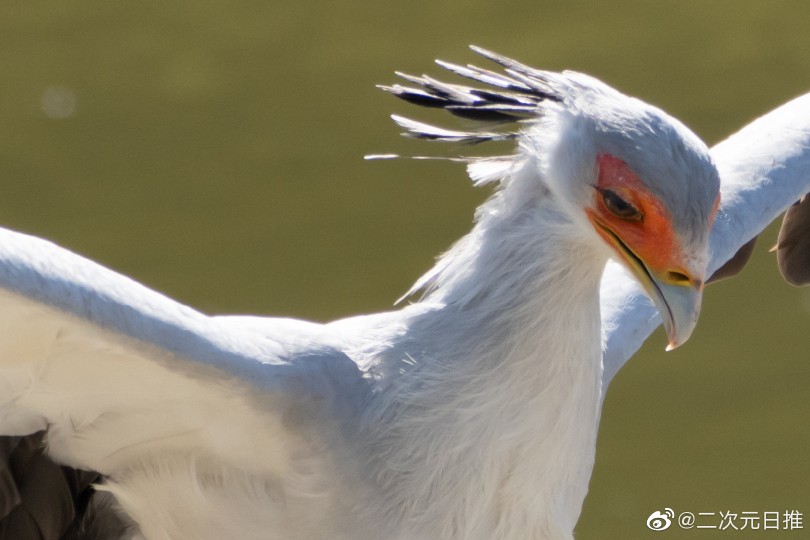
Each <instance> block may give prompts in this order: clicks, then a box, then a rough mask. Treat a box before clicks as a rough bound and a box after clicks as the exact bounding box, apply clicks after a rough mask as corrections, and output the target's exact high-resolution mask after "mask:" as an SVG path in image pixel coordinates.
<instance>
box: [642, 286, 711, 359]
mask: <svg viewBox="0 0 810 540" xmlns="http://www.w3.org/2000/svg"><path fill="white" fill-rule="evenodd" d="M647 275H648V276H650V278H649V279H648V283H645V282H644V278H643V277H641V276H639V279H640V280H641V283H642V285H643V286H644V289H645V290H646V291H647V294H649V295H650V297H651V298H652V301H653V303H654V304H655V307H657V308H658V311H659V312H661V319H663V321H664V329H665V330H666V332H667V338H669V344H668V345H667V349H666V350H668V351H671V350H672V349H674V348H675V347H678V346H680V345H682V344H684V343H685V342H686V340H688V339H689V336H691V335H692V330H694V329H695V325H696V324H697V321H698V316H699V315H700V304H701V300H702V298H703V286H702V284H701V285H697V286H695V285H692V284H684V285H682V284H679V283H667V282H666V281H664V280H662V279H660V278H656V277H652V276H651V275H650V274H649V273H647Z"/></svg>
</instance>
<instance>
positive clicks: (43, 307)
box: [0, 229, 365, 538]
mask: <svg viewBox="0 0 810 540" xmlns="http://www.w3.org/2000/svg"><path fill="white" fill-rule="evenodd" d="M270 328H274V330H273V331H270ZM322 328H323V327H322V326H320V325H315V324H309V325H306V323H292V322H289V321H285V320H278V321H275V322H274V321H272V320H265V321H264V322H263V323H262V328H261V329H259V328H254V326H253V325H251V324H249V321H247V320H239V319H231V318H221V317H208V316H205V315H203V314H201V313H199V312H197V311H194V310H192V309H190V308H187V307H185V306H182V305H180V304H178V303H176V302H174V301H172V300H170V299H168V298H166V297H164V296H162V295H160V294H158V293H155V292H154V291H151V290H149V289H147V288H145V287H143V286H141V285H139V284H137V283H135V282H134V281H132V280H130V279H128V278H125V277H123V276H120V275H118V274H116V273H114V272H112V271H110V270H108V269H105V268H103V267H101V266H99V265H97V264H95V263H92V262H90V261H88V260H86V259H83V258H82V257H79V256H78V255H75V254H73V253H70V252H68V251H66V250H64V249H62V248H59V247H57V246H55V245H53V244H51V243H49V242H46V241H43V240H40V239H37V238H33V237H29V236H25V235H22V234H18V233H14V232H10V231H6V230H2V229H0V433H2V434H4V435H10V434H20V435H22V434H27V433H32V432H34V431H38V430H41V429H45V428H47V429H48V435H47V436H48V440H49V452H50V453H51V455H52V456H53V457H54V458H55V459H56V460H57V461H60V462H63V463H67V464H70V465H71V466H73V467H79V468H84V469H91V470H96V471H99V472H101V473H103V474H106V475H110V476H111V477H112V480H113V481H112V482H111V483H110V484H109V486H108V488H109V489H110V490H111V491H113V492H114V493H116V495H117V496H118V498H119V502H121V503H122V504H123V505H124V507H125V509H126V510H127V511H128V512H129V513H130V514H131V515H135V514H140V515H141V516H142V515H144V514H146V515H150V516H154V518H153V519H150V520H144V521H142V522H141V524H142V526H144V527H149V526H150V525H154V526H155V527H156V528H155V529H154V530H151V531H150V530H146V529H144V530H143V533H144V534H146V536H148V537H154V538H162V537H163V536H162V535H163V534H165V532H166V531H169V532H171V531H175V532H176V534H177V536H173V537H189V538H227V537H234V536H233V535H234V534H238V535H241V536H240V537H242V538H247V537H253V536H251V535H250V534H249V532H250V531H255V533H256V535H255V537H257V538H260V537H267V533H266V530H267V527H274V528H275V530H276V531H277V532H278V533H279V534H281V535H282V537H284V535H285V534H287V535H289V534H294V530H291V529H290V526H291V525H288V526H286V528H285V526H282V525H281V524H279V523H278V522H277V520H276V519H275V518H277V517H278V516H274V515H273V514H272V513H271V512H269V511H261V512H253V511H248V510H249V508H253V510H255V508H254V506H253V505H264V506H265V507H266V508H267V509H268V510H269V508H271V506H272V505H271V504H270V503H269V501H268V500H267V499H268V498H270V497H273V496H278V490H275V491H274V490H273V489H266V488H265V489H261V490H259V489H254V488H255V485H256V482H268V481H275V482H280V483H281V484H284V485H285V487H284V489H285V490H286V491H285V498H286V500H287V503H288V504H289V502H290V500H291V499H290V497H292V499H293V500H294V499H295V496H302V497H307V496H312V495H313V494H314V493H315V492H316V491H317V490H319V489H323V485H322V484H323V481H324V476H325V477H326V478H328V477H329V476H328V474H326V475H324V474H320V475H314V474H313V473H314V472H315V471H318V472H319V473H324V472H326V471H324V470H323V468H322V467H320V462H319V461H318V459H319V458H320V454H319V452H320V453H322V449H323V448H329V446H330V445H332V444H334V443H335V441H334V440H333V439H336V438H338V437H339V436H338V435H337V434H336V432H337V431H338V429H339V428H340V426H342V425H344V422H341V421H340V420H345V419H346V418H351V417H352V411H353V410H354V409H355V407H356V405H357V403H358V402H359V400H361V399H362V398H363V395H364V389H365V384H364V383H363V382H362V380H361V377H360V375H361V373H360V371H359V369H358V368H357V366H356V365H355V364H354V363H353V362H352V361H351V360H349V358H348V357H346V356H345V355H344V354H343V353H341V352H339V351H338V349H337V348H335V347H334V346H333V345H332V344H330V340H329V338H328V337H327V336H326V332H323V331H321V329H322ZM269 335H272V336H273V337H268V336H269ZM329 426H332V428H331V429H330V428H329ZM313 460H314V461H313ZM319 467H320V468H319ZM306 474H310V475H312V476H313V477H312V478H309V479H307V478H305V476H306ZM316 476H319V477H316ZM291 478H293V479H294V481H295V486H296V489H297V491H296V490H294V489H291V488H290V485H287V484H285V482H287V480H289V479H291ZM118 480H125V481H126V482H127V489H126V490H125V491H121V490H120V489H118V490H117V487H116V481H118ZM229 482H233V484H234V485H229ZM240 482H241V483H240ZM308 482H309V483H308ZM206 483H210V484H211V485H210V486H208V487H211V488H212V489H207V488H206V486H205V484H206ZM252 492H261V493H263V494H264V498H261V497H258V498H257V497H250V496H248V495H249V494H250V493H252ZM220 499H222V500H220ZM228 504H229V505H231V506H233V508H230V510H229V511H226V512H225V514H226V515H228V516H231V517H232V521H233V522H234V523H232V525H233V526H234V527H235V528H234V529H233V530H231V529H228V528H227V527H228V525H229V524H228V523H225V524H223V523H222V521H223V520H221V519H220V518H219V517H217V518H216V519H214V516H217V513H216V512H214V511H213V508H211V507H212V506H217V505H220V506H221V505H228ZM313 504H314V503H313ZM184 506H187V507H188V509H186V511H178V510H182V507H184ZM168 507H171V508H173V509H174V510H175V511H173V512H169V511H167V508H168ZM206 508H210V509H211V512H207V511H206ZM327 511H328V509H327V508H324V512H323V514H324V515H325V514H326V513H327ZM161 513H162V514H165V516H161ZM206 514H208V515H207V516H206ZM250 516H252V518H250ZM206 517H207V518H208V519H206ZM257 518H259V519H260V521H261V523H255V524H251V523H250V519H254V520H255V519H257ZM184 519H185V520H188V521H182V520H184ZM178 520H180V521H178ZM225 521H226V522H227V520H225ZM223 527H224V528H223Z"/></svg>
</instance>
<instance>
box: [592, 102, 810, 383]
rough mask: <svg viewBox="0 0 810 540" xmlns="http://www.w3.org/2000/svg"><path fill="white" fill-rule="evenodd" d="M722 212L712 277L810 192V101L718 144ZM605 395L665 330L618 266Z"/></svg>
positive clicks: (607, 326) (606, 290)
mask: <svg viewBox="0 0 810 540" xmlns="http://www.w3.org/2000/svg"><path fill="white" fill-rule="evenodd" d="M711 153H712V158H713V159H714V161H715V164H716V166H717V168H718V170H719V172H720V181H721V187H720V192H721V196H722V200H721V204H720V210H719V212H718V215H717V220H716V221H715V223H714V227H713V229H712V233H711V240H710V241H711V247H712V260H711V263H710V264H709V275H711V274H712V273H713V272H714V271H715V270H717V269H718V268H720V267H721V266H722V265H723V263H725V262H726V261H727V260H729V259H730V258H731V257H732V256H733V255H734V253H735V252H736V251H737V249H739V248H740V246H742V245H743V244H745V243H746V242H747V241H748V240H750V239H751V238H753V237H754V236H756V235H757V234H759V233H760V232H762V230H763V229H764V228H765V227H767V226H768V224H770V223H771V222H772V221H773V220H774V219H776V218H777V217H778V216H779V215H780V214H781V213H782V212H784V211H785V210H786V209H787V208H788V207H789V206H790V205H791V204H793V203H794V202H796V201H797V200H799V199H800V198H801V197H802V196H803V195H804V194H805V193H808V192H810V94H806V95H803V96H801V97H798V98H796V99H794V100H792V101H789V102H788V103H786V104H784V105H782V106H781V107H779V108H777V109H775V110H773V111H771V112H770V113H768V114H766V115H764V116H762V117H760V118H758V119H757V120H755V121H754V122H751V123H750V124H749V125H747V126H746V127H744V128H743V129H741V130H740V131H738V132H737V133H735V134H734V135H732V136H731V137H729V138H728V139H726V140H725V141H723V142H721V143H719V144H717V145H716V146H715V147H714V148H712V150H711ZM601 295H602V329H603V340H604V354H603V357H602V363H603V366H604V371H603V376H602V388H603V392H604V389H606V388H607V386H608V383H610V380H611V379H612V378H613V376H614V375H615V374H616V372H618V371H619V369H620V368H621V367H622V366H623V365H624V363H625V362H626V361H627V360H628V359H629V358H630V357H631V356H632V355H633V354H635V352H636V351H637V350H638V349H639V347H641V344H642V343H643V342H644V340H645V339H647V337H648V336H649V335H650V334H651V333H652V332H653V330H655V329H656V328H657V327H658V325H659V324H660V323H661V319H660V317H659V315H658V311H657V310H656V309H655V307H653V305H652V303H651V302H650V301H649V299H648V298H647V296H646V295H645V294H644V292H643V291H642V290H641V288H640V287H639V286H638V284H637V283H636V282H635V281H634V280H631V279H630V278H629V277H628V276H627V275H626V274H625V272H624V270H623V269H622V268H621V267H620V266H619V265H618V264H615V263H611V264H609V265H608V267H607V269H606V271H605V275H604V277H603V279H602V288H601Z"/></svg>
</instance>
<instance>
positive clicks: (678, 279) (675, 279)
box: [667, 270, 692, 285]
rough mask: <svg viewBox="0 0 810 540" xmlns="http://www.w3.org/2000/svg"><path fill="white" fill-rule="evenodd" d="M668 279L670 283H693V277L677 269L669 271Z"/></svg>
mask: <svg viewBox="0 0 810 540" xmlns="http://www.w3.org/2000/svg"><path fill="white" fill-rule="evenodd" d="M667 279H668V280H669V282H670V283H674V284H675V285H691V283H692V278H690V277H689V276H687V275H686V274H684V273H683V272H678V271H675V270H670V271H669V272H667Z"/></svg>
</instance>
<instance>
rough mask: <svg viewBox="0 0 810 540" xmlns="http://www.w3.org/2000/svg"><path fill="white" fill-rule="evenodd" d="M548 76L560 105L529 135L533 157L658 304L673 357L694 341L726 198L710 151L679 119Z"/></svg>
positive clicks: (569, 78)
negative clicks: (715, 226)
mask: <svg viewBox="0 0 810 540" xmlns="http://www.w3.org/2000/svg"><path fill="white" fill-rule="evenodd" d="M549 77H550V79H551V81H550V82H549V84H550V85H552V86H553V87H554V88H556V91H557V95H559V96H561V99H560V100H559V101H556V102H553V103H550V104H548V105H547V106H546V107H545V111H544V114H543V116H542V118H541V120H539V121H538V124H537V126H536V127H534V128H531V129H529V130H528V132H527V137H526V140H527V141H528V146H529V147H530V148H529V150H530V151H531V152H534V154H533V155H535V156H538V163H537V166H538V167H539V168H541V169H542V175H541V176H542V178H543V181H544V182H545V183H546V185H547V186H548V188H549V190H550V191H551V192H552V195H553V196H555V197H556V198H557V199H558V200H559V201H560V202H561V204H562V205H563V206H564V207H565V208H566V211H567V213H568V214H569V215H570V217H571V219H572V222H574V223H575V224H578V225H580V226H581V228H582V230H583V231H584V230H587V231H588V235H587V236H588V237H589V238H590V240H591V241H592V243H593V245H594V246H595V248H596V249H602V250H606V252H607V253H608V254H609V256H610V257H612V258H614V259H615V260H617V261H618V262H620V263H621V264H622V265H623V266H624V267H625V268H626V269H627V270H628V271H629V272H630V273H631V274H632V275H633V276H634V277H635V279H636V280H638V282H639V283H640V284H641V285H642V287H643V288H644V290H645V291H646V293H647V295H648V296H649V297H650V298H651V299H652V301H653V302H654V303H655V305H656V307H657V308H658V310H659V311H660V313H661V317H662V319H663V323H664V328H665V329H666V332H667V336H668V338H669V345H668V347H667V350H671V349H673V348H675V347H677V346H679V345H681V344H682V343H684V342H685V341H686V340H687V339H688V338H689V336H690V335H691V333H692V330H693V329H694V327H695V324H696V323H697V319H698V315H699V313H700V305H701V299H702V295H703V287H704V283H705V281H706V278H707V277H708V276H706V271H707V265H708V261H709V244H708V239H709V231H710V228H711V225H712V223H713V221H714V216H715V214H716V211H717V207H718V204H719V201H720V195H719V188H720V181H719V175H718V173H717V170H716V168H715V167H714V165H713V163H712V161H711V158H710V155H709V150H708V148H707V147H706V145H705V144H704V143H703V142H702V141H701V140H700V139H699V138H698V137H697V136H696V135H695V134H694V133H692V132H691V131H690V130H689V129H688V128H686V127H685V126H684V125H683V124H681V123H680V122H679V121H677V120H676V119H674V118H672V117H670V116H669V115H667V114H666V113H664V112H663V111H661V110H660V109H657V108H656V107H653V106H651V105H648V104H646V103H643V102H642V101H640V100H637V99H633V98H630V97H628V96H625V95H623V94H621V93H620V92H618V91H616V90H614V89H612V88H610V87H609V86H607V85H605V84H604V83H601V82H600V81H598V80H596V79H593V78H591V77H589V76H586V75H582V74H579V73H572V72H566V73H564V74H554V75H553V76H552V75H550V76H549ZM552 77H553V78H552Z"/></svg>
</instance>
